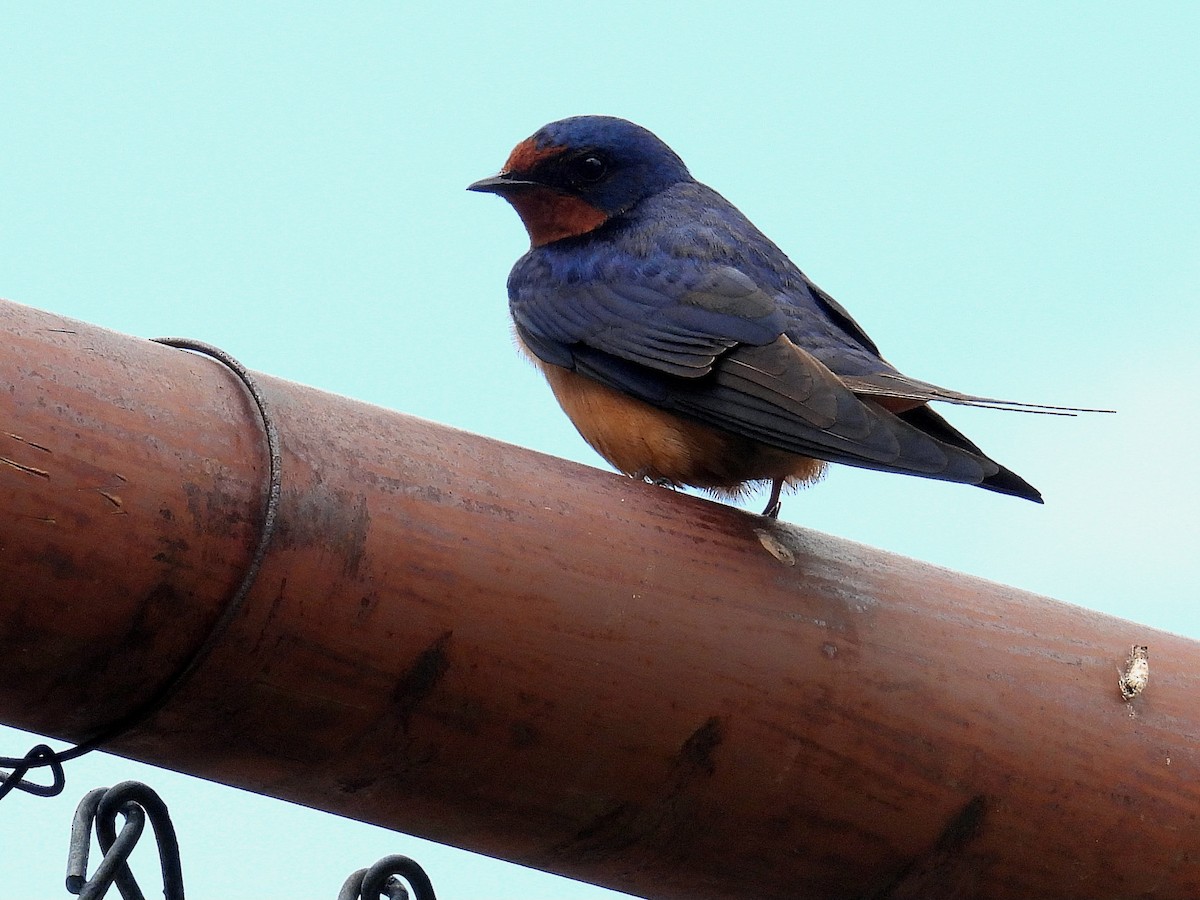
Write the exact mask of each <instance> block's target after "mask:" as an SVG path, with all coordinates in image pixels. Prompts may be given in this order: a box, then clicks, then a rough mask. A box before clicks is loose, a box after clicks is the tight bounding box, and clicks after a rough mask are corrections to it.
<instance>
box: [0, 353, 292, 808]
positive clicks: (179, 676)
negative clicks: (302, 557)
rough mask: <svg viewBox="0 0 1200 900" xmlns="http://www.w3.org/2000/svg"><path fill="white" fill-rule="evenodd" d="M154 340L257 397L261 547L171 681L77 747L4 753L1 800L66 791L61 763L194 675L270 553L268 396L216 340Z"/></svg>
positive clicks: (134, 720) (274, 505) (276, 474)
mask: <svg viewBox="0 0 1200 900" xmlns="http://www.w3.org/2000/svg"><path fill="white" fill-rule="evenodd" d="M153 340H154V342H155V343H158V344H164V345H166V346H168V347H176V348H178V349H180V350H191V351H193V352H195V353H202V354H204V355H205V356H210V357H212V358H213V359H215V360H217V361H218V362H220V363H221V364H223V365H224V366H225V367H226V368H228V369H229V370H230V371H232V372H233V373H234V374H235V375H237V377H238V379H239V380H240V381H241V382H242V384H244V385H245V386H246V390H247V391H249V392H250V396H251V397H252V398H253V399H254V404H255V406H257V407H258V413H259V417H260V419H261V420H262V424H263V429H264V430H265V432H266V436H267V451H268V453H269V454H270V470H269V476H270V478H269V487H268V490H267V496H266V502H265V504H264V509H263V523H262V528H261V529H260V531H259V537H258V545H257V546H256V547H255V548H254V555H253V556H251V557H250V562H249V564H248V565H247V566H246V570H245V572H244V573H243V574H242V580H241V581H240V582H239V583H238V586H237V589H236V590H235V591H234V592H233V595H232V596H231V597H230V598H229V600H228V602H227V603H226V604H225V608H224V609H223V610H222V611H221V615H220V617H219V618H218V619H217V621H216V622H214V623H213V626H212V628H210V629H209V631H208V636H207V637H205V639H204V641H203V643H201V644H200V646H199V647H197V648H196V650H195V651H194V652H193V653H192V655H191V656H189V657H188V658H187V660H186V661H185V662H184V663H183V665H182V666H180V668H179V669H178V670H177V671H176V672H175V674H174V675H172V676H171V677H170V678H169V679H167V681H165V682H164V683H163V684H162V686H161V687H160V688H159V689H158V690H157V691H156V692H155V693H154V694H153V695H151V697H150V698H149V699H148V700H147V701H146V702H144V703H142V704H141V705H140V706H136V707H134V709H133V710H131V711H130V712H129V713H127V714H125V715H124V716H122V717H120V718H119V719H117V720H115V721H113V722H110V723H109V724H108V725H105V726H104V727H103V728H100V729H98V730H97V731H96V732H95V733H93V734H92V735H91V737H88V738H87V739H85V740H83V741H81V742H79V743H78V744H76V745H75V746H74V747H68V748H67V749H66V750H61V751H59V752H57V753H55V752H53V751H52V750H51V749H50V748H49V747H47V746H46V745H45V744H38V745H37V746H36V747H34V748H33V749H32V750H30V751H29V753H27V754H26V755H25V756H24V757H11V756H0V766H3V767H4V768H8V769H12V771H11V772H9V773H8V774H7V775H4V774H0V799H3V798H4V797H5V796H6V795H7V794H8V793H10V792H11V791H12V790H13V789H14V788H15V789H17V790H21V791H26V792H27V793H30V794H35V795H37V796H40V797H53V796H56V795H58V794H59V793H61V792H62V789H63V786H64V785H65V783H66V778H65V776H64V773H63V770H62V764H63V763H65V762H69V761H70V760H72V759H76V758H77V757H80V756H83V754H85V753H90V752H91V751H93V750H95V749H96V748H97V747H99V746H100V745H101V744H106V743H108V742H109V741H111V740H113V739H114V738H116V737H118V736H119V735H122V734H124V733H125V732H127V731H129V730H130V729H132V728H133V727H134V726H136V725H138V724H139V723H141V722H143V721H145V720H146V719H147V718H149V717H150V716H152V715H153V714H154V713H156V712H158V711H159V710H160V709H162V708H163V707H164V706H165V705H166V704H167V702H168V701H169V700H170V699H171V698H172V697H173V696H175V694H176V693H177V692H178V690H179V688H180V687H181V686H182V685H183V683H184V682H185V681H186V680H187V679H188V678H189V677H190V676H191V674H192V673H193V672H194V671H195V670H196V669H197V668H198V667H199V666H200V665H201V663H203V662H204V660H205V659H207V658H208V655H209V654H210V653H212V651H213V648H215V647H216V645H217V642H218V641H220V639H221V638H222V637H223V636H224V633H225V630H226V629H227V628H228V627H229V624H230V623H231V622H232V621H233V619H234V617H235V616H236V615H237V614H238V612H239V611H240V610H241V608H242V605H243V604H244V603H245V601H246V597H247V595H248V594H249V593H250V589H251V588H252V587H253V586H254V581H255V579H256V578H257V577H258V570H259V569H260V568H261V567H262V563H263V560H264V559H265V558H266V555H267V547H268V546H269V545H270V543H271V537H272V535H273V534H274V533H275V522H276V518H277V516H278V513H279V496H280V492H281V490H282V486H283V477H282V473H283V456H282V453H281V451H280V445H279V431H278V429H277V428H276V427H275V420H274V418H273V417H272V416H271V413H270V412H269V410H268V408H267V401H266V398H265V397H263V393H262V391H261V390H260V389H259V387H258V384H257V383H256V382H255V380H254V379H253V378H252V377H251V375H250V372H249V371H248V370H247V369H246V367H245V366H243V365H242V364H241V363H240V362H238V361H237V360H236V359H234V358H233V357H232V356H230V355H229V354H228V353H226V352H225V351H224V350H221V349H220V348H219V347H214V346H212V344H206V343H204V342H203V341H196V340H192V339H191V338H177V337H165V338H153ZM45 766H50V767H51V770H52V772H53V778H54V783H53V784H52V785H39V784H31V783H29V782H27V781H26V780H25V774H26V773H27V772H28V771H29V770H30V769H35V768H42V767H45Z"/></svg>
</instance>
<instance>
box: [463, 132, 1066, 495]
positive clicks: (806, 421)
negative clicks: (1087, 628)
mask: <svg viewBox="0 0 1200 900" xmlns="http://www.w3.org/2000/svg"><path fill="white" fill-rule="evenodd" d="M468 189H469V190H472V191H485V192H489V193H494V194H499V195H500V196H501V197H503V198H504V199H505V200H507V201H508V202H509V203H510V204H512V206H513V207H514V208H515V209H516V211H517V214H518V215H519V216H520V217H521V220H522V221H523V222H524V224H525V228H526V230H527V231H528V232H529V239H530V245H531V246H530V249H529V252H528V253H526V254H525V255H524V256H522V257H521V258H520V259H519V260H518V261H517V263H516V265H515V266H514V267H513V270H512V273H511V274H510V275H509V279H508V295H509V309H510V311H511V313H512V318H513V322H514V324H515V327H516V334H517V337H518V340H519V342H520V344H521V346H522V348H523V349H524V351H525V352H526V353H527V354H528V355H529V357H530V359H531V360H533V362H534V363H535V364H536V365H537V367H538V368H539V369H541V371H542V373H543V374H544V375H545V376H546V379H547V380H548V381H549V383H550V387H551V389H552V390H553V391H554V395H555V397H556V398H557V399H558V402H559V404H560V405H561V406H562V408H563V410H564V411H565V412H566V414H567V415H568V416H569V417H570V419H571V421H572V422H573V423H574V424H575V427H576V428H577V429H578V430H579V433H580V434H581V435H582V436H583V438H584V439H585V440H586V441H587V442H588V443H589V444H591V446H592V447H593V448H595V450H596V452H598V453H599V454H600V455H601V456H603V457H604V458H605V459H606V460H608V461H609V462H610V463H611V464H612V465H613V466H615V467H616V468H617V469H618V470H620V471H622V472H624V473H626V474H627V475H631V476H634V477H641V478H646V479H649V480H652V481H657V482H659V483H663V484H671V485H689V486H692V487H698V488H704V489H707V490H709V491H712V492H713V493H716V494H718V495H723V496H729V497H736V496H739V495H740V494H741V493H743V492H744V491H745V490H747V489H748V488H749V487H751V486H754V485H755V484H756V483H760V482H770V484H771V496H770V500H769V502H768V503H767V508H766V509H765V510H764V511H763V514H764V515H770V516H776V515H778V512H779V497H780V492H781V491H782V489H783V487H784V486H785V485H790V486H797V485H801V484H806V483H810V482H812V481H815V480H816V479H817V478H819V477H820V475H821V473H822V471H823V469H824V467H825V464H826V463H827V462H834V463H844V464H846V465H851V466H859V467H862V468H867V469H878V470H882V471H885V472H899V473H902V474H905V475H919V476H921V477H923V478H937V479H941V480H944V481H956V482H961V483H964V484H973V485H978V486H979V487H982V488H986V489H988V490H991V491H997V492H999V493H1002V494H1012V495H1014V496H1017V497H1024V498H1025V499H1026V500H1033V501H1034V502H1036V503H1041V502H1042V497H1041V494H1040V493H1038V491H1037V490H1036V489H1035V488H1033V487H1032V486H1031V485H1030V484H1028V483H1027V482H1026V481H1025V480H1024V479H1022V478H1021V477H1020V476H1018V475H1016V474H1015V473H1013V472H1011V471H1009V470H1008V469H1006V468H1004V467H1003V466H1001V465H1000V464H999V463H997V462H995V461H993V460H992V459H990V458H988V456H987V455H986V454H984V453H983V451H982V450H980V449H979V448H978V447H976V446H975V445H974V444H973V443H971V442H970V441H969V440H967V438H965V437H964V436H963V435H962V434H960V433H959V432H958V431H956V430H955V429H954V428H953V427H951V426H950V424H949V423H947V422H946V420H945V419H943V418H942V417H941V416H939V415H938V414H937V413H935V412H934V411H933V410H932V409H930V408H929V401H931V400H942V401H946V402H949V403H961V404H968V405H973V406H985V407H999V408H1015V409H1027V410H1037V409H1058V408H1057V407H1040V406H1037V405H1035V404H1023V403H1013V402H1010V401H1004V400H995V399H989V398H986V397H976V396H972V395H969V394H962V393H959V392H957V391H951V390H947V389H945V388H941V387H937V386H936V385H933V384H929V383H928V382H924V381H918V380H916V379H914V378H909V377H908V376H906V375H903V374H901V373H900V372H899V371H897V370H896V368H895V367H893V366H892V365H891V364H889V363H888V362H887V361H886V360H884V359H883V358H882V357H881V356H880V354H879V350H878V348H877V347H876V346H875V343H874V342H873V341H872V340H871V339H870V338H869V337H867V335H866V333H865V332H864V331H863V329H862V328H861V327H859V325H858V323H857V322H855V321H854V319H852V318H851V317H850V314H849V313H848V312H846V310H845V309H843V308H842V307H841V305H840V304H838V302H837V301H836V300H834V299H833V298H832V297H830V296H829V295H828V294H827V293H825V292H824V291H822V290H821V289H820V288H819V287H817V286H816V285H815V284H813V283H812V282H811V281H810V280H809V279H808V278H807V277H806V276H805V275H804V273H803V272H801V271H800V270H799V269H798V268H796V266H795V265H793V264H792V262H791V261H790V260H789V259H788V258H787V257H786V256H785V255H784V254H783V252H782V251H781V250H780V249H779V248H778V247H776V246H775V244H773V243H771V241H770V240H769V239H768V238H767V237H766V236H765V235H764V234H763V233H762V232H760V231H759V230H758V229H757V228H755V227H754V225H753V224H751V223H750V221H749V220H748V219H747V218H746V217H745V216H744V215H742V213H741V212H739V211H738V210H737V208H736V207H734V206H733V205H732V204H731V203H729V201H727V200H726V199H725V198H724V197H722V196H721V195H720V194H718V193H717V192H716V191H714V190H713V189H712V188H710V187H707V186H705V185H703V184H701V183H700V182H698V181H696V180H695V179H694V178H692V176H691V175H690V174H689V172H688V170H687V167H686V166H685V165H684V163H683V161H682V160H681V159H680V158H679V157H678V156H677V155H676V154H675V152H674V151H672V150H671V148H670V147H668V146H667V145H666V144H664V143H663V142H662V141H661V140H659V139H658V138H657V137H655V136H654V135H653V134H651V133H650V132H649V131H647V130H646V129H645V128H642V127H640V126H638V125H635V124H633V123H632V122H627V121H625V120H624V119H617V118H611V117H608V116H577V117H574V118H569V119H563V120H561V121H558V122H552V123H550V124H549V125H546V126H545V127H543V128H541V129H540V130H538V131H537V132H536V133H535V134H534V135H533V136H532V137H530V138H528V139H526V140H524V141H522V142H521V143H520V144H518V145H517V146H516V149H514V150H513V151H512V154H511V155H510V156H509V157H508V161H507V162H506V163H505V164H504V168H503V169H502V170H501V172H500V174H498V175H496V176H494V177H491V178H484V179H482V180H480V181H477V182H475V183H474V184H472V185H471V186H470V187H469V188H468Z"/></svg>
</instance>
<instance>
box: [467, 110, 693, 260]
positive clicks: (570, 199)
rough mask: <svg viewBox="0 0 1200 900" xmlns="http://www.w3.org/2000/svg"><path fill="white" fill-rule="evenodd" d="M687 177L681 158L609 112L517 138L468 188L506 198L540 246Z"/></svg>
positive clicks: (562, 121) (588, 228)
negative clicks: (493, 171)
mask: <svg viewBox="0 0 1200 900" xmlns="http://www.w3.org/2000/svg"><path fill="white" fill-rule="evenodd" d="M691 180H692V177H691V175H690V174H688V170H687V166H685V165H684V164H683V160H681V159H680V158H679V157H678V156H676V155H675V152H674V151H673V150H672V149H671V148H670V147H668V146H667V145H666V144H664V143H663V142H662V141H660V140H659V139H658V138H657V137H655V136H654V135H653V134H651V133H650V132H649V131H647V130H646V129H645V128H642V127H641V126H639V125H634V124H633V123H632V122H627V121H625V120H624V119H616V118H613V117H611V116H575V117H573V118H570V119H560V120H559V121H557V122H551V123H550V124H549V125H545V126H543V127H542V128H540V129H539V130H538V131H537V132H536V133H535V134H533V135H532V136H531V137H529V138H526V139H525V140H523V141H521V143H519V144H517V146H516V148H515V149H514V150H513V152H512V153H511V154H510V155H509V157H508V161H507V162H506V163H505V164H504V168H503V169H501V171H500V174H499V175H494V176H492V177H491V178H484V179H482V180H480V181H476V182H475V183H474V184H472V185H471V186H470V187H469V188H468V190H471V191H485V192H488V193H493V194H499V195H500V196H501V197H503V198H504V199H505V200H507V201H508V202H509V203H511V204H512V205H513V208H514V209H516V211H517V214H518V215H519V216H520V217H521V221H522V222H524V223H525V229H526V230H527V231H528V232H529V240H530V242H531V243H532V244H533V246H535V247H540V246H542V245H543V244H549V243H551V242H553V241H557V240H562V239H563V238H568V237H576V236H578V235H581V234H586V233H587V232H589V231H592V230H594V229H596V228H599V227H600V226H601V225H603V224H604V223H605V222H607V221H608V220H609V219H611V218H613V217H614V216H619V215H621V214H622V213H625V212H628V211H629V210H630V209H632V208H633V206H634V205H636V204H637V203H638V202H640V201H642V200H644V199H646V198H647V197H652V196H654V195H655V194H657V193H659V192H660V191H663V190H666V189H667V188H669V187H670V186H671V185H673V184H678V183H679V182H684V181H691Z"/></svg>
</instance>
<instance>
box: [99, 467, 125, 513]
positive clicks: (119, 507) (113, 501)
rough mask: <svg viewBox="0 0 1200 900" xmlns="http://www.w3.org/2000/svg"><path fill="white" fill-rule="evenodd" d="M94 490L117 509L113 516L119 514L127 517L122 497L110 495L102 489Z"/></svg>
mask: <svg viewBox="0 0 1200 900" xmlns="http://www.w3.org/2000/svg"><path fill="white" fill-rule="evenodd" d="M118 477H119V476H118ZM93 490H94V491H95V492H96V493H97V494H99V495H100V496H101V497H103V498H104V499H105V500H107V501H108V502H109V503H111V504H112V505H113V506H115V507H116V509H114V510H113V515H117V514H118V513H119V514H120V515H125V510H124V509H123V508H122V504H121V498H120V497H118V496H117V495H116V494H110V493H109V492H108V491H106V490H102V489H101V488H93Z"/></svg>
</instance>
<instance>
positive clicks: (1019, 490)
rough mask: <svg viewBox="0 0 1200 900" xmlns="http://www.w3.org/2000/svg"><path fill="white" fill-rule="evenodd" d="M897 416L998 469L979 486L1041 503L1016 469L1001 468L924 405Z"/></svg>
mask: <svg viewBox="0 0 1200 900" xmlns="http://www.w3.org/2000/svg"><path fill="white" fill-rule="evenodd" d="M898 416H899V417H900V418H901V419H903V420H904V421H906V422H908V424H910V425H912V426H913V427H915V428H919V429H920V430H921V431H923V432H925V433H926V434H927V435H929V436H930V437H933V438H936V439H937V440H939V441H942V442H943V443H946V444H950V445H951V446H952V447H958V448H959V449H961V450H966V451H967V452H968V453H972V454H974V455H976V456H979V457H981V458H983V459H985V460H987V461H988V462H990V463H991V464H992V465H994V466H996V467H997V468H998V469H999V471H998V472H996V474H995V475H989V476H988V477H987V478H985V479H983V481H981V482H979V487H981V488H984V489H985V490H989V491H995V492H996V493H998V494H1010V495H1012V496H1013V497H1021V498H1023V499H1025V500H1032V501H1033V502H1034V503H1044V502H1045V501H1043V500H1042V494H1041V492H1040V491H1039V490H1038V489H1037V488H1035V487H1034V486H1033V485H1032V484H1030V483H1029V482H1028V481H1026V480H1025V479H1024V478H1022V477H1021V476H1020V475H1018V474H1017V473H1016V472H1012V471H1010V470H1008V469H1006V468H1004V466H1002V465H1000V464H999V463H998V462H996V461H995V460H993V459H991V458H990V457H989V456H988V455H987V454H986V453H984V452H983V451H982V450H980V449H979V448H978V447H976V446H975V445H974V444H973V443H971V442H970V441H969V440H968V439H967V438H966V437H965V436H964V435H963V434H962V433H961V432H960V431H958V430H957V429H956V428H954V426H952V425H951V424H950V423H949V422H947V421H946V420H945V419H943V418H942V417H941V416H939V415H938V414H937V413H935V412H934V411H933V410H932V409H930V408H929V407H928V406H917V407H914V408H913V409H909V410H905V411H904V412H902V413H898Z"/></svg>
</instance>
